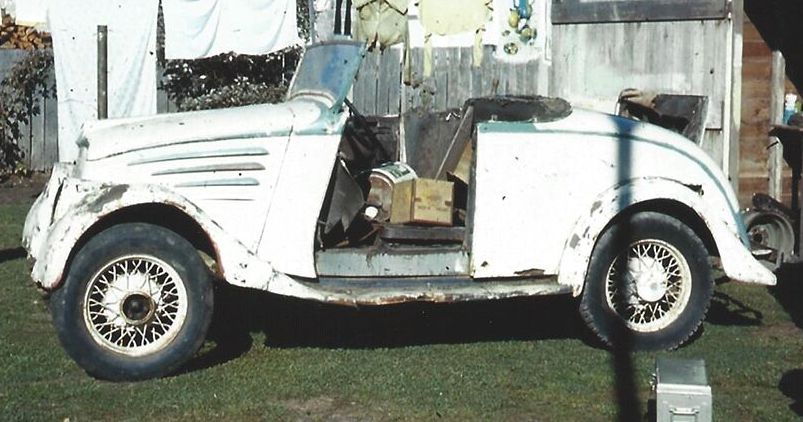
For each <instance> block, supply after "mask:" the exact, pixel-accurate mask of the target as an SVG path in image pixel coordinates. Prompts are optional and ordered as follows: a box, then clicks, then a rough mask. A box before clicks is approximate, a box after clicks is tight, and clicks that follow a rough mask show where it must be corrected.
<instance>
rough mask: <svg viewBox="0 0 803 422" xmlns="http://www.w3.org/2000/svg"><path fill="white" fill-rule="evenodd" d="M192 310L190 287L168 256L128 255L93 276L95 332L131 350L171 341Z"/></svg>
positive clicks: (90, 296) (87, 302)
mask: <svg viewBox="0 0 803 422" xmlns="http://www.w3.org/2000/svg"><path fill="white" fill-rule="evenodd" d="M186 315H187V291H186V290H185V288H184V283H183V282H182V281H181V278H180V276H179V275H178V273H176V271H175V270H174V269H173V268H172V267H171V266H170V265H168V264H166V263H165V262H164V261H162V260H160V259H158V258H155V257H152V256H142V255H132V256H125V257H121V258H119V259H115V260H114V261H112V262H109V263H108V264H106V265H104V266H103V267H102V268H101V269H100V271H98V272H97V273H96V274H95V275H94V276H93V277H92V279H91V280H90V282H89V284H88V285H87V289H86V296H85V298H84V321H85V323H86V325H87V328H88V329H89V332H90V334H91V336H92V338H93V339H94V340H95V341H97V342H99V343H102V344H104V345H105V346H107V347H109V348H110V349H112V350H114V351H116V352H118V353H123V354H126V355H129V356H142V355H146V354H149V353H153V352H154V351H158V350H160V349H162V348H163V347H165V345H167V344H168V343H170V341H171V340H172V339H173V338H175V336H176V334H178V332H179V331H180V330H181V327H182V325H183V324H184V319H185V317H186Z"/></svg>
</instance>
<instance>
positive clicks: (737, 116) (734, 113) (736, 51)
mask: <svg viewBox="0 0 803 422" xmlns="http://www.w3.org/2000/svg"><path fill="white" fill-rule="evenodd" d="M731 7H732V10H733V12H732V14H731V20H732V22H731V25H732V28H731V39H730V44H731V57H730V60H731V66H730V69H729V72H730V73H731V76H730V80H731V81H730V86H729V87H728V88H729V90H730V93H729V94H730V98H729V99H728V102H729V103H730V117H729V118H728V119H727V120H729V121H730V122H729V130H728V131H726V132H725V133H726V134H727V137H726V138H725V139H723V142H724V144H725V145H724V146H725V148H724V152H725V154H724V157H723V161H724V163H723V168H725V169H727V173H726V174H727V175H728V177H729V178H730V181H731V186H732V187H733V191H734V192H735V193H736V195H737V196H738V195H739V162H740V161H739V155H740V151H739V145H740V138H741V130H742V58H743V56H744V52H743V46H744V41H743V40H744V0H732V4H731ZM709 101H710V99H709ZM723 123H724V122H723ZM703 125H705V123H703ZM704 138H705V127H703V134H702V137H701V139H704Z"/></svg>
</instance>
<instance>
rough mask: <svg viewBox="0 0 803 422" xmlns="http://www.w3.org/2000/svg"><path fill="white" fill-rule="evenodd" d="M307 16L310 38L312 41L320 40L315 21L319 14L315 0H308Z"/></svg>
mask: <svg viewBox="0 0 803 422" xmlns="http://www.w3.org/2000/svg"><path fill="white" fill-rule="evenodd" d="M307 18H308V19H309V40H310V42H315V41H318V34H317V29H318V25H317V22H315V20H316V19H317V18H318V14H317V13H316V12H315V0H307Z"/></svg>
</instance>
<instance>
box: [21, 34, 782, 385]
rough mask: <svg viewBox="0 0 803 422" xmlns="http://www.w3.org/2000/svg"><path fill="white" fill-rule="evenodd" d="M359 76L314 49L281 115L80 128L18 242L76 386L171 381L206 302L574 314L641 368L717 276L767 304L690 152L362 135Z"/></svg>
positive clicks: (593, 136)
mask: <svg viewBox="0 0 803 422" xmlns="http://www.w3.org/2000/svg"><path fill="white" fill-rule="evenodd" d="M362 56H363V46H362V45H361V44H356V43H353V42H345V41H343V42H333V43H326V44H320V45H315V46H311V47H308V48H307V51H306V54H305V55H304V58H303V60H302V61H301V64H300V65H299V68H298V70H297V72H296V75H295V78H294V81H293V83H292V86H291V88H290V90H289V93H288V95H287V101H286V102H285V103H283V104H265V105H256V106H248V107H239V108H231V109H225V110H213V111H200V112H190V113H178V114H166V115H159V116H155V117H146V118H129V119H119V120H107V121H100V122H95V123H92V124H87V125H86V127H85V129H84V131H83V135H82V137H81V138H80V139H79V140H78V144H79V146H80V157H79V159H78V160H77V161H76V162H75V163H60V164H58V165H57V166H56V167H55V169H54V170H53V174H52V177H51V179H50V181H49V183H48V185H47V187H46V189H45V190H44V192H43V193H42V194H41V195H40V196H39V198H38V199H37V200H36V203H35V204H34V205H33V208H32V209H31V211H30V213H29V214H28V218H27V221H26V223H25V232H24V236H23V243H24V246H25V247H26V248H27V250H28V251H29V253H30V256H31V258H32V259H33V260H35V263H34V266H33V272H32V278H33V280H34V281H35V282H36V283H37V284H38V285H39V286H40V287H42V288H43V289H45V290H47V291H49V292H52V296H51V307H52V312H53V320H54V324H55V327H56V331H57V332H58V335H59V338H60V340H61V342H62V344H63V345H64V347H65V348H66V350H67V351H68V353H69V354H70V355H71V356H72V357H73V358H74V359H75V360H76V362H78V364H79V365H80V366H81V367H83V368H84V369H85V370H86V371H87V372H89V373H90V374H92V375H94V376H97V377H102V378H106V379H113V380H131V379H144V378H150V377H158V376H162V375H164V374H167V373H170V372H171V371H174V370H175V369H176V368H177V367H179V366H180V365H182V364H183V363H184V362H185V361H187V360H188V359H189V358H190V357H192V355H193V354H194V353H195V352H196V351H197V350H198V348H199V347H200V345H201V343H202V342H203V341H204V338H205V335H206V331H207V328H208V326H209V323H210V320H211V317H212V308H213V307H212V304H213V288H212V286H213V283H215V282H225V283H230V284H233V285H235V286H241V287H248V288H253V289H259V290H264V291H268V292H273V293H276V294H279V295H285V296H291V297H296V298H302V299H310V300H316V301H322V302H329V303H336V304H342V305H351V306H364V305H386V304H394V303H400V302H408V301H432V302H455V301H468V300H488V299H501V298H509V297H517V296H536V295H552V294H567V295H573V296H577V297H580V298H581V299H580V301H579V310H580V312H581V314H582V317H583V318H584V319H585V321H586V322H587V323H588V325H589V326H590V328H591V329H592V330H593V331H594V332H595V333H596V334H597V335H598V336H599V338H600V339H601V340H602V341H603V342H605V343H607V344H609V345H615V343H616V342H617V341H618V340H617V339H618V338H621V336H622V335H626V336H627V337H626V339H627V344H630V345H632V347H634V348H636V349H642V350H644V349H647V350H656V349H671V348H675V347H678V346H679V345H681V344H682V343H684V342H685V341H686V340H688V339H689V338H690V336H691V335H692V334H693V333H695V331H696V330H697V329H698V328H699V326H700V324H701V321H702V320H703V318H704V316H705V313H706V311H707V309H708V306H709V301H710V298H711V295H712V290H713V287H714V281H713V277H712V264H711V263H712V262H716V263H719V265H721V268H722V270H723V271H724V273H725V274H726V275H727V276H728V277H729V278H730V279H733V280H737V281H743V282H749V283H758V284H763V285H772V284H774V283H775V276H774V275H773V274H772V273H771V272H770V271H768V270H767V269H766V268H765V267H764V266H762V265H761V264H760V263H759V262H757V261H756V259H754V257H753V255H752V254H751V251H750V250H749V244H748V240H747V235H746V233H745V228H744V225H743V223H742V221H741V219H740V216H739V210H738V207H737V203H736V199H735V196H734V194H733V191H732V190H731V188H730V185H729V183H728V181H727V179H726V178H725V177H724V176H723V175H722V173H721V172H720V170H719V169H718V168H717V166H716V164H715V163H714V162H713V161H712V160H711V159H709V158H708V157H707V156H706V154H705V153H704V152H703V151H701V150H700V149H699V148H698V147H697V146H696V145H695V144H694V143H692V142H690V141H689V140H688V139H686V138H684V137H682V136H680V135H678V134H676V133H674V132H671V131H668V130H665V129H663V128H660V127H657V126H653V125H650V124H646V123H641V122H637V121H633V120H628V119H624V118H621V117H615V116H611V115H606V114H601V113H596V112H590V111H583V110H573V109H572V108H571V107H570V106H569V104H568V103H566V102H565V101H563V100H560V99H550V98H543V97H531V98H527V97H495V98H479V99H474V100H470V101H468V102H467V103H466V105H465V106H464V107H463V108H462V109H460V110H452V111H450V112H446V113H439V114H433V113H429V114H426V113H416V112H411V113H406V114H405V115H402V116H389V117H388V116H386V117H381V118H380V117H375V116H363V115H361V114H360V113H359V112H358V111H357V110H356V109H355V108H354V106H353V105H352V104H351V103H350V102H349V101H348V100H347V99H346V96H347V94H348V92H349V90H350V87H351V83H352V81H353V80H354V77H355V75H356V73H357V70H358V69H359V65H360V62H361V60H362ZM398 161H404V163H397V162H398ZM388 163H391V164H390V165H388ZM461 166H462V167H463V169H462V172H461V171H460V169H459V167H461ZM389 167H395V168H396V169H397V170H398V169H403V170H404V171H401V172H396V173H397V175H398V173H403V174H404V176H406V177H407V178H408V179H409V178H413V179H417V180H437V181H440V182H441V183H446V184H447V186H450V189H452V191H451V192H449V194H451V195H452V196H451V197H448V194H447V198H445V199H443V198H441V199H442V200H441V205H444V206H448V207H451V210H450V211H449V212H450V213H451V215H449V214H448V213H447V214H446V216H447V217H448V218H447V221H446V223H445V224H444V222H443V221H439V223H440V224H439V225H432V224H429V225H428V224H416V223H415V221H413V220H411V221H409V222H407V223H408V224H400V223H399V222H398V221H395V222H392V219H391V220H390V221H389V220H388V218H387V216H386V213H384V212H383V211H386V210H387V208H388V207H389V208H390V209H391V211H392V210H393V207H411V206H413V207H414V206H416V204H415V200H418V201H422V200H423V201H428V200H430V199H431V198H429V199H427V198H416V199H414V200H413V201H412V202H413V203H412V204H410V203H409V202H404V203H402V204H398V203H390V204H387V203H376V198H380V200H381V198H385V201H386V202H387V201H388V198H393V195H390V194H389V193H388V192H387V191H386V192H384V196H383V195H373V194H372V192H371V191H372V189H374V188H375V187H376V186H378V185H376V186H375V184H374V183H373V182H372V181H374V180H378V179H376V178H375V177H374V176H376V175H377V174H379V173H382V172H383V171H384V170H383V169H385V170H387V168H389ZM392 173H393V172H390V171H385V174H391V175H392ZM460 173H462V174H460ZM396 182H398V185H401V182H399V181H396ZM394 183H395V182H394V181H393V180H390V183H387V184H386V185H385V188H386V189H391V190H392V189H393V188H394V186H395V184H394ZM408 183H409V181H408ZM422 185H423V183H422ZM441 186H444V185H441ZM380 193H382V192H380ZM421 195H424V196H425V195H426V194H425V193H424V194H421ZM369 197H372V198H373V199H374V202H373V203H369V202H370V201H368V198H369ZM394 199H395V198H394ZM436 200H437V198H436ZM380 202H381V201H380ZM394 202H398V200H397V201H394ZM398 209H400V208H398ZM441 217H443V215H441ZM449 220H450V221H449ZM411 222H412V223H413V224H410V223H411ZM712 257H715V258H717V259H710V258H712ZM556 317H559V316H556Z"/></svg>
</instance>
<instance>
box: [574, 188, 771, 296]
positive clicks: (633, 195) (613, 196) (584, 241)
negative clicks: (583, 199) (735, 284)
mask: <svg viewBox="0 0 803 422" xmlns="http://www.w3.org/2000/svg"><path fill="white" fill-rule="evenodd" d="M703 195H716V193H713V192H711V193H706V192H704V191H703V190H702V189H693V187H689V186H685V185H683V184H681V183H679V182H676V181H672V180H668V179H658V178H654V179H640V180H634V181H632V182H631V183H629V184H626V185H619V186H616V187H614V188H612V189H610V190H608V191H607V192H605V193H604V194H602V195H600V196H599V197H598V199H597V200H596V201H594V203H593V204H590V206H589V210H590V212H589V213H588V214H585V215H584V216H582V217H581V218H580V219H579V220H578V222H577V223H576V224H575V227H574V229H573V231H572V234H571V235H570V236H569V237H568V241H567V242H566V245H565V246H564V250H563V254H562V257H561V261H560V267H559V268H560V270H559V273H558V274H559V275H558V283H560V284H565V285H570V286H571V287H572V291H573V293H574V295H575V296H577V295H579V294H580V293H581V292H582V290H583V285H584V282H585V278H586V273H587V271H588V264H589V261H590V260H591V254H592V252H593V250H594V245H595V244H596V242H597V239H598V238H599V236H600V235H602V233H603V232H604V231H605V229H606V228H607V226H608V225H609V224H610V222H611V221H613V219H614V218H616V216H617V215H619V214H620V213H621V212H623V211H626V210H627V209H628V208H630V207H632V206H635V205H637V204H641V203H646V202H648V201H653V200H667V199H669V200H673V201H676V202H679V203H680V204H684V205H685V206H687V207H689V208H690V209H691V210H693V211H694V212H695V213H696V214H697V215H698V216H699V217H700V219H701V220H702V221H703V222H704V223H705V226H706V228H707V229H708V231H709V233H710V235H711V238H713V240H714V243H715V244H716V247H717V250H718V251H719V254H720V258H721V261H722V267H723V270H724V271H725V274H726V275H727V276H728V277H729V278H731V279H733V280H736V281H743V282H748V283H757V284H764V285H774V284H775V275H774V274H773V273H772V272H771V271H769V270H768V269H767V268H765V267H764V266H763V265H761V264H760V263H759V262H758V261H756V260H755V258H753V256H752V255H751V254H750V251H748V249H747V248H746V247H745V246H744V244H743V243H742V240H741V239H740V237H739V234H738V233H739V227H740V224H739V222H738V221H737V220H736V218H739V216H738V214H734V212H733V210H730V209H729V207H727V206H726V205H723V207H722V209H711V206H710V205H709V203H710V202H713V201H706V200H704V198H703ZM722 203H723V204H727V201H725V200H724V199H723V201H722ZM668 214H669V213H668ZM669 215H671V214H669ZM698 236H700V237H703V236H704V234H703V233H698Z"/></svg>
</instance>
